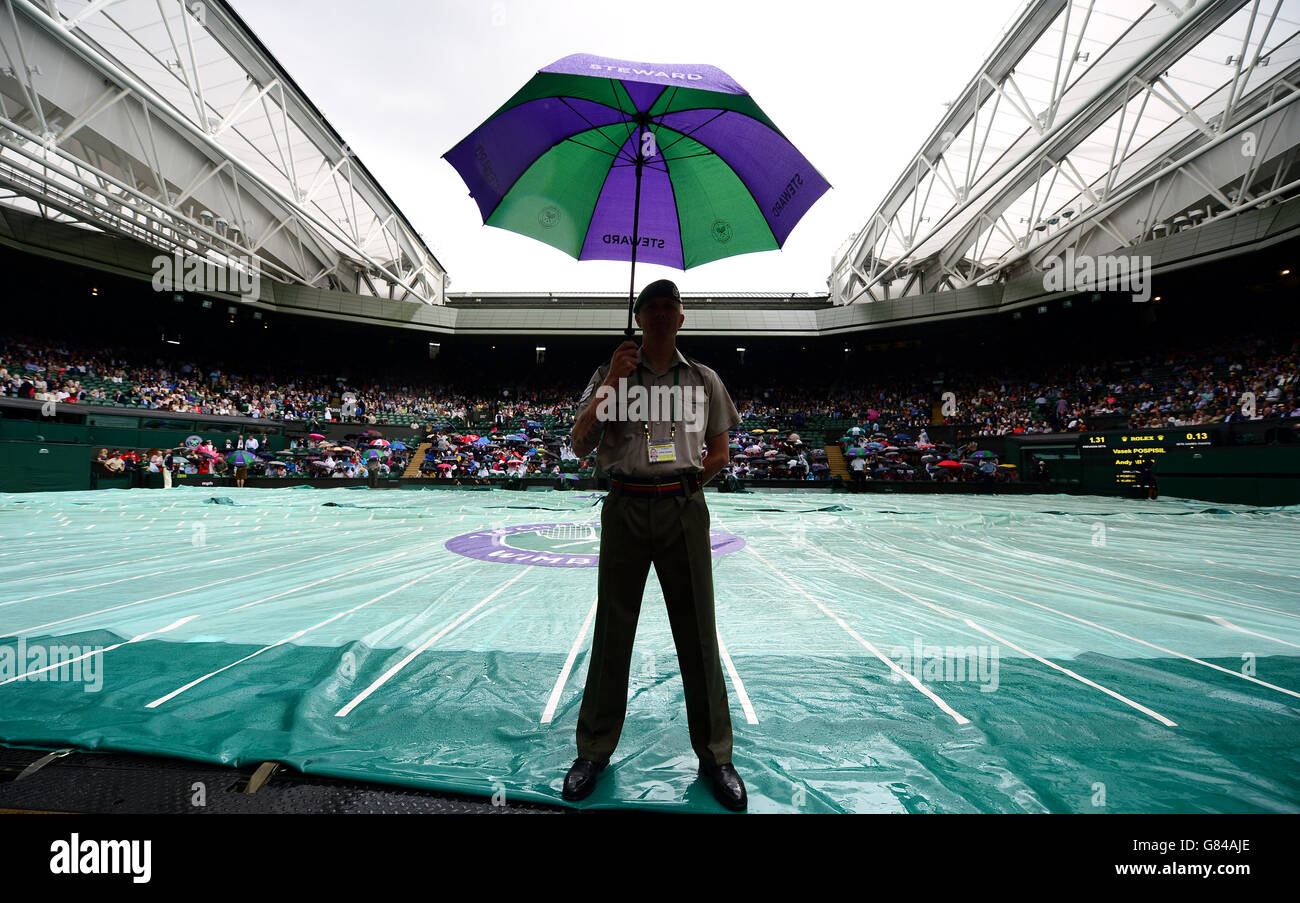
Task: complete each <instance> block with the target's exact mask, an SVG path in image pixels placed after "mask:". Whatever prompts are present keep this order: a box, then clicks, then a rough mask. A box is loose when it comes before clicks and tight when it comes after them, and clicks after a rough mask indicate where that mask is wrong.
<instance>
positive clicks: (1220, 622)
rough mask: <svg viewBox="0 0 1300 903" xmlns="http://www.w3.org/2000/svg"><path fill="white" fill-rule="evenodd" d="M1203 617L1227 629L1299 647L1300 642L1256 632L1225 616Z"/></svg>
mask: <svg viewBox="0 0 1300 903" xmlns="http://www.w3.org/2000/svg"><path fill="white" fill-rule="evenodd" d="M1205 617H1207V618H1209V619H1210V620H1211V621H1213V622H1214V623H1216V624H1218V625H1220V626H1221V627H1226V628H1228V629H1229V630H1236V631H1238V632H1240V633H1248V634H1250V635H1251V636H1257V637H1262V638H1264V639H1266V640H1272V641H1273V642H1275V643H1281V644H1282V645H1283V646H1290V647H1291V648H1292V649H1300V644H1296V643H1291V642H1288V641H1286V640H1281V639H1278V638H1277V637H1275V636H1269V635H1268V634H1267V633H1256V632H1255V631H1253V630H1247V629H1246V628H1245V627H1238V626H1237V625H1236V624H1234V623H1232V622H1231V621H1229V620H1227V619H1226V618H1220V617H1219V616H1218V615H1205Z"/></svg>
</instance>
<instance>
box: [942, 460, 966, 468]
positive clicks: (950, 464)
mask: <svg viewBox="0 0 1300 903" xmlns="http://www.w3.org/2000/svg"><path fill="white" fill-rule="evenodd" d="M939 466H940V467H961V464H959V463H958V462H956V461H940V462H939Z"/></svg>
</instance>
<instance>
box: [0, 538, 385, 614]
mask: <svg viewBox="0 0 1300 903" xmlns="http://www.w3.org/2000/svg"><path fill="white" fill-rule="evenodd" d="M295 532H296V533H305V532H307V531H305V530H300V531H295ZM349 532H355V531H349ZM290 535H293V534H287V533H281V534H279V535H278V536H276V537H275V538H274V539H272V540H269V542H278V541H279V540H281V539H283V538H285V537H286V536H290ZM336 535H342V534H336ZM321 539H326V537H319V536H318V537H316V538H315V539H311V540H308V541H309V542H312V543H315V542H317V541H319V540H321ZM376 541H378V540H376ZM295 544H297V541H295V542H287V543H284V544H282V545H278V546H276V545H263V546H258V547H253V546H252V545H251V544H247V543H245V544H242V545H241V546H240V548H244V549H248V550H249V551H247V552H245V553H243V554H240V555H230V556H227V557H225V558H216V559H213V560H212V561H196V560H191V561H190V562H189V563H188V564H187V566H186V567H185V568H183V570H192V569H194V568H200V567H211V566H212V565H215V564H222V563H224V562H227V561H236V560H238V559H240V558H247V557H249V556H250V555H261V554H264V553H266V552H274V551H276V550H277V549H283V548H287V547H289V546H292V545H295ZM225 551H227V550H226V549H225V548H223V547H222V546H221V544H220V543H216V542H214V543H213V544H212V545H211V546H208V545H202V546H193V547H191V548H186V549H184V550H182V551H179V552H173V553H169V554H171V555H189V556H191V559H194V558H195V557H196V556H199V555H203V554H205V553H207V552H225ZM139 560H142V561H147V560H148V559H139ZM134 563H135V562H134V561H131V560H127V561H117V562H114V563H113V564H112V565H101V567H114V566H119V565H127V564H134ZM176 571H177V568H175V567H165V568H162V569H161V570H157V571H150V572H149V573H147V574H134V575H132V576H130V577H119V578H118V579H116V580H106V581H104V582H103V583H91V584H88V585H86V586H73V587H69V588H68V589H61V590H58V591H57V592H48V593H37V594H36V595H34V596H23V597H22V598H21V599H9V600H7V601H4V602H0V608H3V607H4V606H6V605H14V604H16V603H18V602H30V601H32V600H33V599H49V598H52V597H54V596H62V595H66V594H67V593H77V592H83V591H85V590H88V589H100V588H101V587H105V586H113V585H114V584H117V583H125V582H127V581H129V580H140V579H142V578H144V577H156V576H158V575H159V574H166V573H174V572H176Z"/></svg>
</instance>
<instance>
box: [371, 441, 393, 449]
mask: <svg viewBox="0 0 1300 903" xmlns="http://www.w3.org/2000/svg"><path fill="white" fill-rule="evenodd" d="M390 445H392V443H391V442H389V441H388V440H387V439H375V440H374V441H373V442H371V443H370V447H371V448H388V447H389V446H390Z"/></svg>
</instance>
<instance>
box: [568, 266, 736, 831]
mask: <svg viewBox="0 0 1300 903" xmlns="http://www.w3.org/2000/svg"><path fill="white" fill-rule="evenodd" d="M634 310H635V313H636V321H637V325H638V326H640V327H641V329H642V330H643V331H644V340H643V342H642V345H641V348H640V349H639V350H638V348H637V347H636V344H635V343H633V342H630V341H628V342H624V343H623V344H622V345H620V346H619V348H618V350H616V351H615V352H614V356H613V357H612V358H611V359H610V361H609V363H608V364H603V365H601V366H600V367H599V368H598V369H597V370H596V372H595V374H594V375H593V376H592V378H591V381H590V382H589V383H588V385H587V388H586V391H584V392H583V394H582V398H581V399H580V401H579V404H582V405H585V407H584V409H583V411H582V413H581V414H580V415H579V416H578V420H577V423H576V424H575V426H574V429H573V449H574V452H575V453H576V454H577V455H578V456H580V457H586V455H588V454H589V453H590V452H591V450H592V449H597V461H598V463H599V464H600V466H601V467H602V468H603V469H605V470H607V471H609V472H610V473H611V483H610V493H609V495H608V496H607V497H606V499H605V503H604V507H603V509H602V511H601V536H600V558H599V576H598V578H597V580H598V587H599V589H598V598H599V601H598V604H597V609H596V628H595V634H594V636H593V640H592V648H591V658H590V660H589V664H588V668H587V683H586V689H585V691H584V692H583V697H582V709H581V711H580V712H579V715H578V729H577V745H578V758H577V760H576V761H575V762H574V763H573V767H572V768H571V769H570V770H569V773H568V775H567V776H566V777H565V779H564V798H565V799H567V800H580V799H583V798H585V797H586V796H588V795H589V794H590V793H591V792H592V790H593V789H595V785H596V778H597V775H598V774H599V772H600V771H601V770H603V769H604V767H605V765H606V764H608V762H609V758H610V755H611V754H612V753H613V752H614V747H615V746H616V745H617V743H618V738H619V734H620V733H621V732H622V728H623V718H624V715H625V712H626V709H627V687H628V671H629V667H630V663H631V657H632V644H633V640H634V639H635V636H636V624H637V618H638V616H639V614H640V611H641V600H642V595H643V594H644V591H645V582H646V578H647V577H648V576H649V571H650V566H651V565H652V564H653V565H654V568H655V573H656V575H657V576H658V578H659V584H660V586H661V587H662V588H663V592H664V600H665V602H666V604H667V607H668V619H669V622H670V623H671V625H672V631H673V641H674V643H675V645H676V647H677V659H678V662H679V663H680V666H681V673H682V684H683V687H684V689H685V694H686V713H687V721H688V724H689V727H690V735H691V746H692V747H693V748H694V750H695V753H696V755H697V756H698V757H699V760H700V772H701V774H703V775H704V776H705V777H706V778H708V779H709V781H710V782H711V784H712V788H713V793H714V795H715V796H716V797H717V798H718V800H719V801H720V802H721V803H722V804H723V805H725V806H727V807H728V808H729V809H733V810H736V811H739V810H742V809H744V808H745V807H746V805H747V799H746V794H745V784H744V782H743V781H742V780H741V778H740V775H738V774H737V773H736V769H735V768H734V767H733V766H732V764H731V751H732V750H731V746H732V733H731V713H730V711H729V709H728V703H727V687H726V682H725V680H724V678H723V674H722V664H721V661H720V659H719V656H718V644H717V631H716V628H715V627H714V612H713V559H712V550H711V547H710V543H709V509H708V506H707V505H706V504H705V500H704V494H703V487H704V484H705V483H707V482H708V481H709V480H710V479H711V478H712V477H713V476H714V475H715V474H717V473H718V471H720V470H721V469H722V468H723V467H724V466H725V465H726V464H727V461H728V457H727V444H728V440H729V435H728V434H729V431H730V430H731V429H733V428H734V427H735V426H736V425H737V424H739V423H740V414H739V413H738V412H737V411H736V406H735V404H733V403H732V400H731V397H730V395H728V394H727V390H726V388H725V387H724V386H723V384H722V381H721V380H720V379H719V378H718V375H717V374H716V373H715V372H714V371H713V370H711V369H710V368H708V367H705V366H704V365H702V364H700V363H698V362H697V361H693V360H690V359H689V358H686V357H684V356H683V355H682V354H681V352H679V351H678V350H677V344H676V340H677V331H678V329H680V328H681V325H682V323H684V322H685V320H686V317H685V315H684V314H683V313H682V312H681V311H682V305H681V295H680V294H679V293H678V290H677V286H676V285H674V284H673V283H672V282H671V281H669V280H667V279H661V280H659V281H657V282H652V283H651V284H650V285H648V286H646V287H645V289H643V290H642V291H641V294H640V295H639V296H638V297H637V300H636V305H635V308H634ZM629 384H635V385H637V386H644V387H647V388H648V389H649V390H650V391H651V392H653V390H659V389H663V390H667V389H668V388H669V387H672V386H676V387H678V388H679V389H680V390H681V391H680V395H678V396H677V397H680V399H681V403H680V405H677V404H676V402H675V400H674V394H670V393H669V392H667V391H664V392H663V395H662V396H661V397H667V398H668V399H670V403H669V404H666V405H665V406H668V407H673V408H674V410H673V411H670V412H668V413H669V418H668V419H669V422H667V423H665V422H663V418H660V419H657V420H654V421H653V422H652V421H651V419H650V415H653V414H654V413H656V412H655V409H654V406H653V405H652V406H650V411H649V412H647V416H646V418H645V419H640V420H639V421H638V420H637V419H634V418H635V416H636V415H635V414H633V413H628V415H627V416H626V417H625V418H624V419H618V415H617V414H615V413H611V406H610V405H609V404H608V401H609V399H610V397H611V396H613V395H615V394H616V393H619V394H623V395H628V394H629V393H628V387H629ZM614 407H615V408H617V407H618V406H617V405H616V406H614ZM659 413H661V414H662V413H663V412H662V411H661V412H659ZM706 441H707V443H708V451H707V454H706V455H704V456H701V454H700V446H701V444H702V443H704V442H706Z"/></svg>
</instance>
